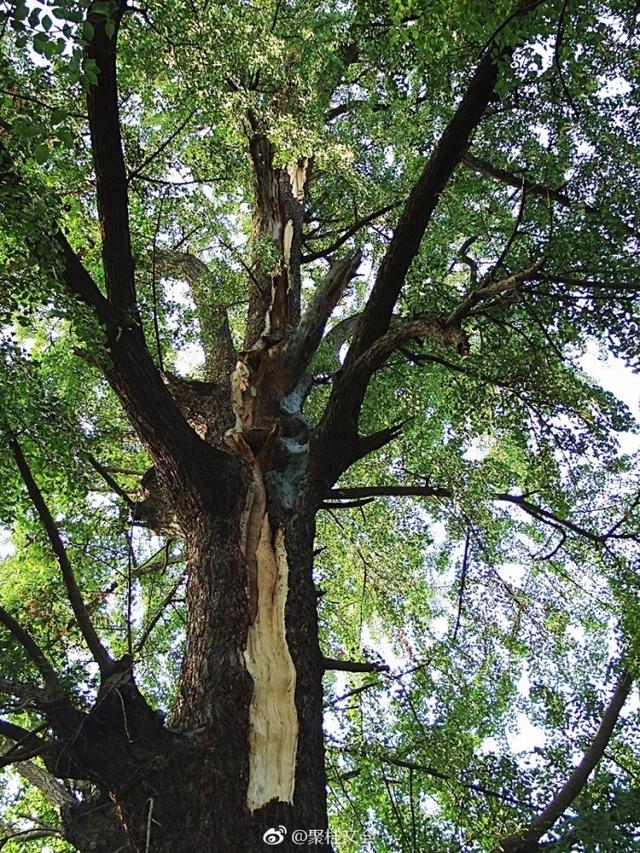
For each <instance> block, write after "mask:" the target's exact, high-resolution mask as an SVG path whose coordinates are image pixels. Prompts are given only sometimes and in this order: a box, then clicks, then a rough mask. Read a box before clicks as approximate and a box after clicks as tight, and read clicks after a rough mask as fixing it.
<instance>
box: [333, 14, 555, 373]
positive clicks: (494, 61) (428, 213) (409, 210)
mask: <svg viewBox="0 0 640 853" xmlns="http://www.w3.org/2000/svg"><path fill="white" fill-rule="evenodd" d="M537 5H539V3H533V4H532V3H530V2H526V0H521V2H520V3H519V4H518V7H517V10H516V13H515V14H524V13H525V12H527V11H529V10H530V9H531V8H535V6H537ZM510 52H511V51H510V49H509V48H506V47H498V46H496V44H495V42H493V41H492V42H491V43H490V44H489V46H488V50H486V52H485V53H484V56H483V58H482V59H481V60H480V62H479V64H478V66H477V68H476V70H475V72H474V74H473V76H472V78H471V81H470V83H469V85H468V87H467V89H466V91H465V93H464V95H463V97H462V100H461V101H460V103H459V105H458V107H457V109H456V110H455V112H454V114H453V116H452V118H451V119H450V121H449V123H448V125H447V127H446V128H445V130H444V132H443V133H442V136H441V137H440V139H439V141H438V143H437V144H436V147H435V149H434V150H433V153H432V154H431V157H430V158H429V160H428V162H427V164H426V166H425V168H424V170H423V172H422V174H421V175H420V178H419V179H418V181H417V183H416V184H415V186H414V187H413V189H412V190H411V193H410V195H409V198H408V199H407V202H406V204H405V206H404V209H403V211H402V213H401V214H400V218H399V220H398V223H397V226H396V228H395V231H394V234H393V237H392V239H391V243H390V244H389V248H388V249H387V252H386V254H385V256H384V258H383V259H382V263H381V264H380V268H379V270H378V275H377V277H376V281H375V284H374V286H373V289H372V291H371V295H370V296H369V299H368V301H367V304H366V306H365V309H364V311H363V313H362V318H361V320H360V322H359V324H358V327H357V329H356V333H355V335H354V339H353V342H352V344H351V347H350V350H349V354H348V356H347V363H350V362H352V361H353V360H355V359H356V358H358V357H359V356H360V355H362V353H363V352H364V351H365V350H366V349H368V348H369V346H371V344H372V343H373V341H375V340H376V339H377V338H379V337H380V336H381V335H383V334H384V333H385V332H386V330H387V328H388V327H389V323H390V321H391V315H392V313H393V309H394V306H395V303H396V301H397V299H398V296H399V294H400V290H401V288H402V286H403V284H404V280H405V277H406V274H407V272H408V270H409V267H410V266H411V262H412V261H413V259H414V258H415V256H416V255H417V253H418V250H419V248H420V243H421V242H422V237H423V235H424V232H425V230H426V228H427V225H428V224H429V222H430V220H431V217H432V215H433V212H434V211H435V209H436V207H437V205H438V201H439V200H440V196H441V195H442V192H443V190H444V188H445V187H446V185H447V183H448V182H449V179H450V177H451V175H452V174H453V172H454V170H455V168H456V166H457V165H458V163H459V162H460V160H461V159H462V156H463V154H464V152H465V150H466V148H467V145H468V142H469V138H470V136H471V134H472V133H473V131H474V130H475V128H476V127H477V126H478V124H479V123H480V121H481V119H482V117H483V115H484V112H485V110H486V108H487V106H488V104H489V102H490V100H491V97H492V96H493V92H494V87H495V84H496V80H497V77H498V62H499V61H500V60H501V59H504V58H505V57H506V56H509V55H510Z"/></svg>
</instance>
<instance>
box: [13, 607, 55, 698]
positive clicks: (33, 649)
mask: <svg viewBox="0 0 640 853" xmlns="http://www.w3.org/2000/svg"><path fill="white" fill-rule="evenodd" d="M0 623H2V624H3V625H4V627H5V628H6V629H7V630H8V631H10V632H11V633H12V634H13V636H14V637H15V639H16V640H17V641H18V642H19V643H20V645H21V646H22V648H23V649H24V650H25V652H26V653H27V655H28V656H29V658H30V659H31V660H32V661H33V663H34V664H35V665H36V668H37V669H38V671H39V673H40V675H41V676H42V679H43V681H44V683H45V685H46V687H47V692H48V693H49V694H52V695H54V696H57V695H60V694H61V693H63V690H62V686H61V684H60V681H59V680H58V676H57V674H56V672H55V670H54V668H53V667H52V666H51V664H50V663H49V661H48V660H47V658H46V657H45V654H44V652H43V651H42V649H41V648H40V646H39V645H38V644H37V643H36V641H35V640H34V639H33V637H32V636H31V634H30V633H29V632H28V631H26V630H25V629H24V628H23V627H22V625H20V623H19V622H17V621H16V620H15V619H14V618H13V616H11V614H10V613H7V611H6V610H5V609H4V607H0Z"/></svg>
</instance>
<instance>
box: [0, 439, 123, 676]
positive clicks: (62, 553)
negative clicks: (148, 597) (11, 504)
mask: <svg viewBox="0 0 640 853" xmlns="http://www.w3.org/2000/svg"><path fill="white" fill-rule="evenodd" d="M9 449H10V450H11V453H12V455H13V458H14V459H15V462H16V465H17V466H18V470H19V471H20V475H21V477H22V479H23V481H24V484H25V486H26V488H27V492H28V494H29V497H30V498H31V502H32V503H33V505H34V507H35V509H36V512H37V513H38V517H39V519H40V522H41V524H42V526H43V528H44V530H45V532H46V534H47V537H48V539H49V542H50V544H51V548H52V549H53V552H54V554H55V555H56V558H57V560H58V564H59V566H60V570H61V572H62V579H63V581H64V585H65V588H66V590H67V596H68V598H69V603H70V604H71V609H72V610H73V615H74V616H75V618H76V622H77V623H78V627H79V628H80V632H81V634H82V636H83V637H84V639H85V642H86V644H87V646H88V648H89V650H90V651H91V654H92V655H93V658H94V660H95V661H96V663H97V664H98V666H99V667H100V673H101V674H102V676H105V675H107V674H108V673H109V672H110V671H111V668H112V667H113V663H114V662H113V659H112V658H111V656H110V655H109V653H108V652H107V650H106V649H105V647H104V646H103V645H102V642H101V641H100V639H99V637H98V635H97V633H96V631H95V628H94V627H93V624H92V622H91V619H90V618H89V614H88V613H87V608H86V607H85V603H84V601H83V599H82V595H81V593H80V589H79V587H78V584H77V582H76V579H75V575H74V573H73V568H72V566H71V562H70V560H69V557H68V555H67V551H66V548H65V547H64V543H63V541H62V538H61V536H60V533H59V531H58V528H57V526H56V523H55V521H54V520H53V517H52V515H51V513H50V512H49V508H48V506H47V504H46V502H45V500H44V498H43V496H42V493H41V492H40V489H39V488H38V486H37V484H36V482H35V480H34V478H33V474H32V473H31V469H30V468H29V464H28V463H27V460H26V458H25V456H24V454H23V452H22V448H21V447H20V445H19V443H18V440H17V438H16V437H15V435H11V436H10V437H9Z"/></svg>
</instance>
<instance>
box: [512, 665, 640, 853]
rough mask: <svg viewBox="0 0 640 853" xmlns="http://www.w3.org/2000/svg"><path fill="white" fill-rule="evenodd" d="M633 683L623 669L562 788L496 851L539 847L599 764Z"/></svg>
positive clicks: (517, 852) (527, 852)
mask: <svg viewBox="0 0 640 853" xmlns="http://www.w3.org/2000/svg"><path fill="white" fill-rule="evenodd" d="M632 684H633V677H632V676H631V674H630V673H629V672H627V671H624V672H623V673H622V674H621V676H620V678H619V679H618V683H617V685H616V688H615V690H614V692H613V695H612V696H611V699H610V701H609V704H608V705H607V707H606V709H605V711H604V714H603V715H602V719H601V721H600V725H599V726H598V730H597V732H596V733H595V735H594V738H593V740H592V741H591V744H590V745H589V747H588V748H587V749H586V750H585V752H584V754H583V756H582V760H581V761H580V763H579V764H578V766H577V767H576V768H575V770H574V771H573V772H572V773H571V774H570V775H569V778H568V779H567V781H566V782H565V783H564V785H563V786H562V788H560V790H559V791H558V793H557V794H556V795H555V796H554V798H553V799H552V800H551V802H550V803H549V805H548V806H547V807H546V808H545V809H543V810H542V811H541V812H540V813H539V814H538V815H536V817H534V818H533V820H532V821H531V822H530V823H529V825H528V826H527V827H525V829H524V830H522V831H521V832H518V833H514V834H513V835H509V836H508V837H507V838H505V839H504V840H503V841H502V842H501V844H500V846H499V847H498V853H532V851H535V850H538V849H539V847H538V841H539V840H540V838H541V837H542V836H543V835H544V834H545V832H547V831H548V830H549V829H551V827H552V826H553V824H554V823H555V822H556V821H557V820H558V818H560V817H561V816H562V815H563V814H564V813H565V812H566V810H567V809H568V808H569V806H570V805H571V803H573V801H574V800H575V799H576V797H577V796H578V795H579V794H580V793H581V792H582V790H583V788H584V787H585V785H586V784H587V781H588V779H589V776H590V775H591V772H592V771H593V769H594V768H595V766H596V765H597V764H598V762H599V761H600V759H601V758H602V755H603V753H604V751H605V749H606V748H607V745H608V743H609V741H610V740H611V736H612V734H613V729H614V727H615V725H616V723H617V721H618V717H619V716H620V711H621V710H622V706H623V705H624V703H625V701H626V699H627V696H628V695H629V692H630V690H631V686H632Z"/></svg>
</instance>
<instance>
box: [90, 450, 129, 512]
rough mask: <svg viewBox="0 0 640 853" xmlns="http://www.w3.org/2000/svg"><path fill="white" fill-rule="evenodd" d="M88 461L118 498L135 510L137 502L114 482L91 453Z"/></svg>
mask: <svg viewBox="0 0 640 853" xmlns="http://www.w3.org/2000/svg"><path fill="white" fill-rule="evenodd" d="M87 460H88V462H89V464H90V465H91V467H92V468H94V469H95V470H96V471H97V472H98V474H100V476H101V477H102V479H103V480H104V481H105V483H106V484H107V485H108V486H109V488H110V489H111V490H112V491H113V492H114V493H115V494H116V495H118V497H120V498H122V500H123V501H124V502H125V503H126V505H127V506H128V507H129V509H131V510H135V508H136V502H135V501H134V500H133V498H131V497H130V495H129V494H127V492H126V491H125V490H124V489H123V488H122V486H121V485H120V484H119V483H118V482H117V481H116V480H114V478H113V477H112V476H111V474H110V473H109V472H108V471H107V469H106V468H105V467H104V465H102V464H101V463H100V462H98V460H97V459H96V458H95V456H93V455H92V454H91V453H88V454H87Z"/></svg>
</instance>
